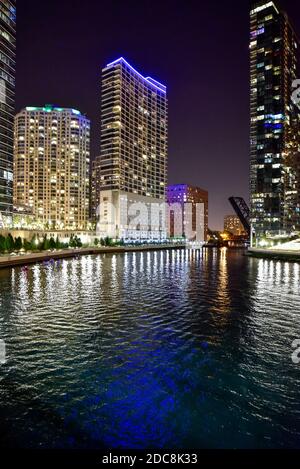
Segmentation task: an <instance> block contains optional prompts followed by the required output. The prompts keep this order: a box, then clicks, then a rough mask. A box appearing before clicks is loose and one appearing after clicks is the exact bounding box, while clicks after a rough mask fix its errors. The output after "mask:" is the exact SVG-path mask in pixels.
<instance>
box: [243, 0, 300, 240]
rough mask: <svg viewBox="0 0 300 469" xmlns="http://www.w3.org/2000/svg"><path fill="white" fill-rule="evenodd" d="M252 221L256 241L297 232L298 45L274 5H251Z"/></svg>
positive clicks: (299, 209) (270, 2)
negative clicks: (295, 98)
mask: <svg viewBox="0 0 300 469" xmlns="http://www.w3.org/2000/svg"><path fill="white" fill-rule="evenodd" d="M250 18H251V32H250V59H251V177H250V181H251V182H250V184H251V218H252V226H253V228H254V230H255V233H256V235H257V237H258V238H259V237H261V236H263V235H265V234H266V235H277V234H280V233H289V232H291V231H293V230H294V229H295V228H297V227H298V228H299V226H300V223H299V215H300V203H299V202H300V200H299V187H298V184H299V176H298V174H299V171H298V166H299V152H298V146H299V110H298V108H297V106H296V105H295V103H294V101H293V99H292V94H293V82H294V80H295V79H297V78H299V73H298V53H299V42H298V39H297V37H296V34H295V32H294V30H293V27H292V26H291V24H290V22H289V19H288V17H287V15H286V14H285V13H284V12H282V11H281V10H280V9H279V6H278V4H277V3H276V2H274V1H253V2H252V6H251V13H250Z"/></svg>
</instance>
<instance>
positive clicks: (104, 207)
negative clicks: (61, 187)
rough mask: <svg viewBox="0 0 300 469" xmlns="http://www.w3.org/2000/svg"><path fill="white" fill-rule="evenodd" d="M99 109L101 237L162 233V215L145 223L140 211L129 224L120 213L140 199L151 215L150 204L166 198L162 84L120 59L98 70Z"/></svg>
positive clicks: (165, 111)
mask: <svg viewBox="0 0 300 469" xmlns="http://www.w3.org/2000/svg"><path fill="white" fill-rule="evenodd" d="M101 112H102V121H101V156H100V159H98V161H97V164H98V165H99V167H100V187H99V188H98V190H99V191H100V223H99V224H98V229H99V231H100V235H101V236H111V237H113V238H122V239H126V238H162V237H165V235H166V230H165V223H164V221H163V220H162V219H161V217H156V218H155V219H154V218H153V217H152V220H151V222H150V219H148V218H147V216H146V215H145V216H144V219H143V220H142V221H141V223H140V224H139V226H138V227H136V228H134V227H133V225H131V224H130V220H129V218H128V217H127V216H126V214H124V206H125V205H126V204H127V203H128V204H129V205H130V204H141V203H142V204H144V205H145V206H147V208H148V209H149V213H150V210H151V208H150V207H151V205H153V204H161V203H164V202H165V191H166V184H167V162H168V159H167V157H168V155H167V151H168V148H167V146H168V106H167V96H166V87H165V86H164V85H162V84H161V83H159V82H157V81H156V80H154V79H152V78H150V77H148V78H145V77H143V76H142V75H141V74H140V73H139V72H138V71H136V70H135V69H134V68H133V67H132V66H131V65H129V64H128V62H126V60H124V59H123V58H120V59H118V60H116V61H114V62H112V63H110V64H108V65H107V66H106V67H105V68H104V69H103V72H102V107H101ZM95 170H96V168H95ZM96 199H97V197H96ZM125 200H126V201H127V202H125ZM122 201H123V202H124V204H123V205H124V206H123V205H122ZM112 207H114V210H112ZM122 214H123V215H124V216H122Z"/></svg>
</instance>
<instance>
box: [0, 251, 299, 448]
mask: <svg viewBox="0 0 300 469" xmlns="http://www.w3.org/2000/svg"><path fill="white" fill-rule="evenodd" d="M299 281H300V266H299V264H293V263H290V264H289V263H283V262H273V261H266V260H258V259H248V258H246V257H245V256H243V255H242V254H241V253H238V252H231V253H228V252H226V250H224V251H213V252H204V253H201V252H200V251H180V250H178V251H173V252H166V251H163V252H151V253H129V254H125V255H124V254H117V255H113V254H105V255H101V256H95V257H88V256H87V257H83V258H81V259H76V260H66V261H63V262H62V264H61V265H54V266H53V265H49V266H45V265H36V266H32V267H30V268H29V271H28V272H25V271H22V270H21V269H12V270H5V271H0V339H3V340H5V342H6V346H7V363H6V364H5V365H0V418H1V429H0V432H1V434H0V437H1V445H2V446H5V445H6V446H9V447H31V448H39V447H41V448H97V447H112V448H116V447H122V448H147V447H148V448H149V447H152V448H181V449H184V448H199V449H200V448H271V447H278V448H279V447H284V448H295V447H298V448H299V447H300V365H295V364H293V362H292V360H291V355H292V346H291V344H292V342H293V340H295V339H296V338H300V327H299V324H300V296H299V288H300V286H299Z"/></svg>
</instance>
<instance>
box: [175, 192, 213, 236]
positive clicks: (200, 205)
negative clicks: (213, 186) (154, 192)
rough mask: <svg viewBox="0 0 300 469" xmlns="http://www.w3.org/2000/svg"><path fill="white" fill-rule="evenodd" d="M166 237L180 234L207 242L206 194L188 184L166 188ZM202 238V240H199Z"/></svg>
mask: <svg viewBox="0 0 300 469" xmlns="http://www.w3.org/2000/svg"><path fill="white" fill-rule="evenodd" d="M167 202H168V206H169V211H168V236H169V237H171V238H173V237H178V236H180V234H181V235H182V236H183V237H185V238H188V239H190V240H193V238H195V239H198V240H201V241H207V235H208V192H207V191H206V190H203V189H200V187H194V186H190V185H188V184H175V185H171V186H168V187H167ZM200 238H203V239H200Z"/></svg>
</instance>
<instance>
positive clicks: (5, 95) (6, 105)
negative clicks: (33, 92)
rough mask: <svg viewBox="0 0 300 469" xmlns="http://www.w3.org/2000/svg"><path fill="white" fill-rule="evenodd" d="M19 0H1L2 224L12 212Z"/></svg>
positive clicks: (0, 161)
mask: <svg viewBox="0 0 300 469" xmlns="http://www.w3.org/2000/svg"><path fill="white" fill-rule="evenodd" d="M15 61H16V0H0V224H2V223H3V220H4V219H6V218H7V221H8V222H9V220H10V219H11V217H12V211H13V132H14V130H13V129H14V113H15V65H16V63H15Z"/></svg>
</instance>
